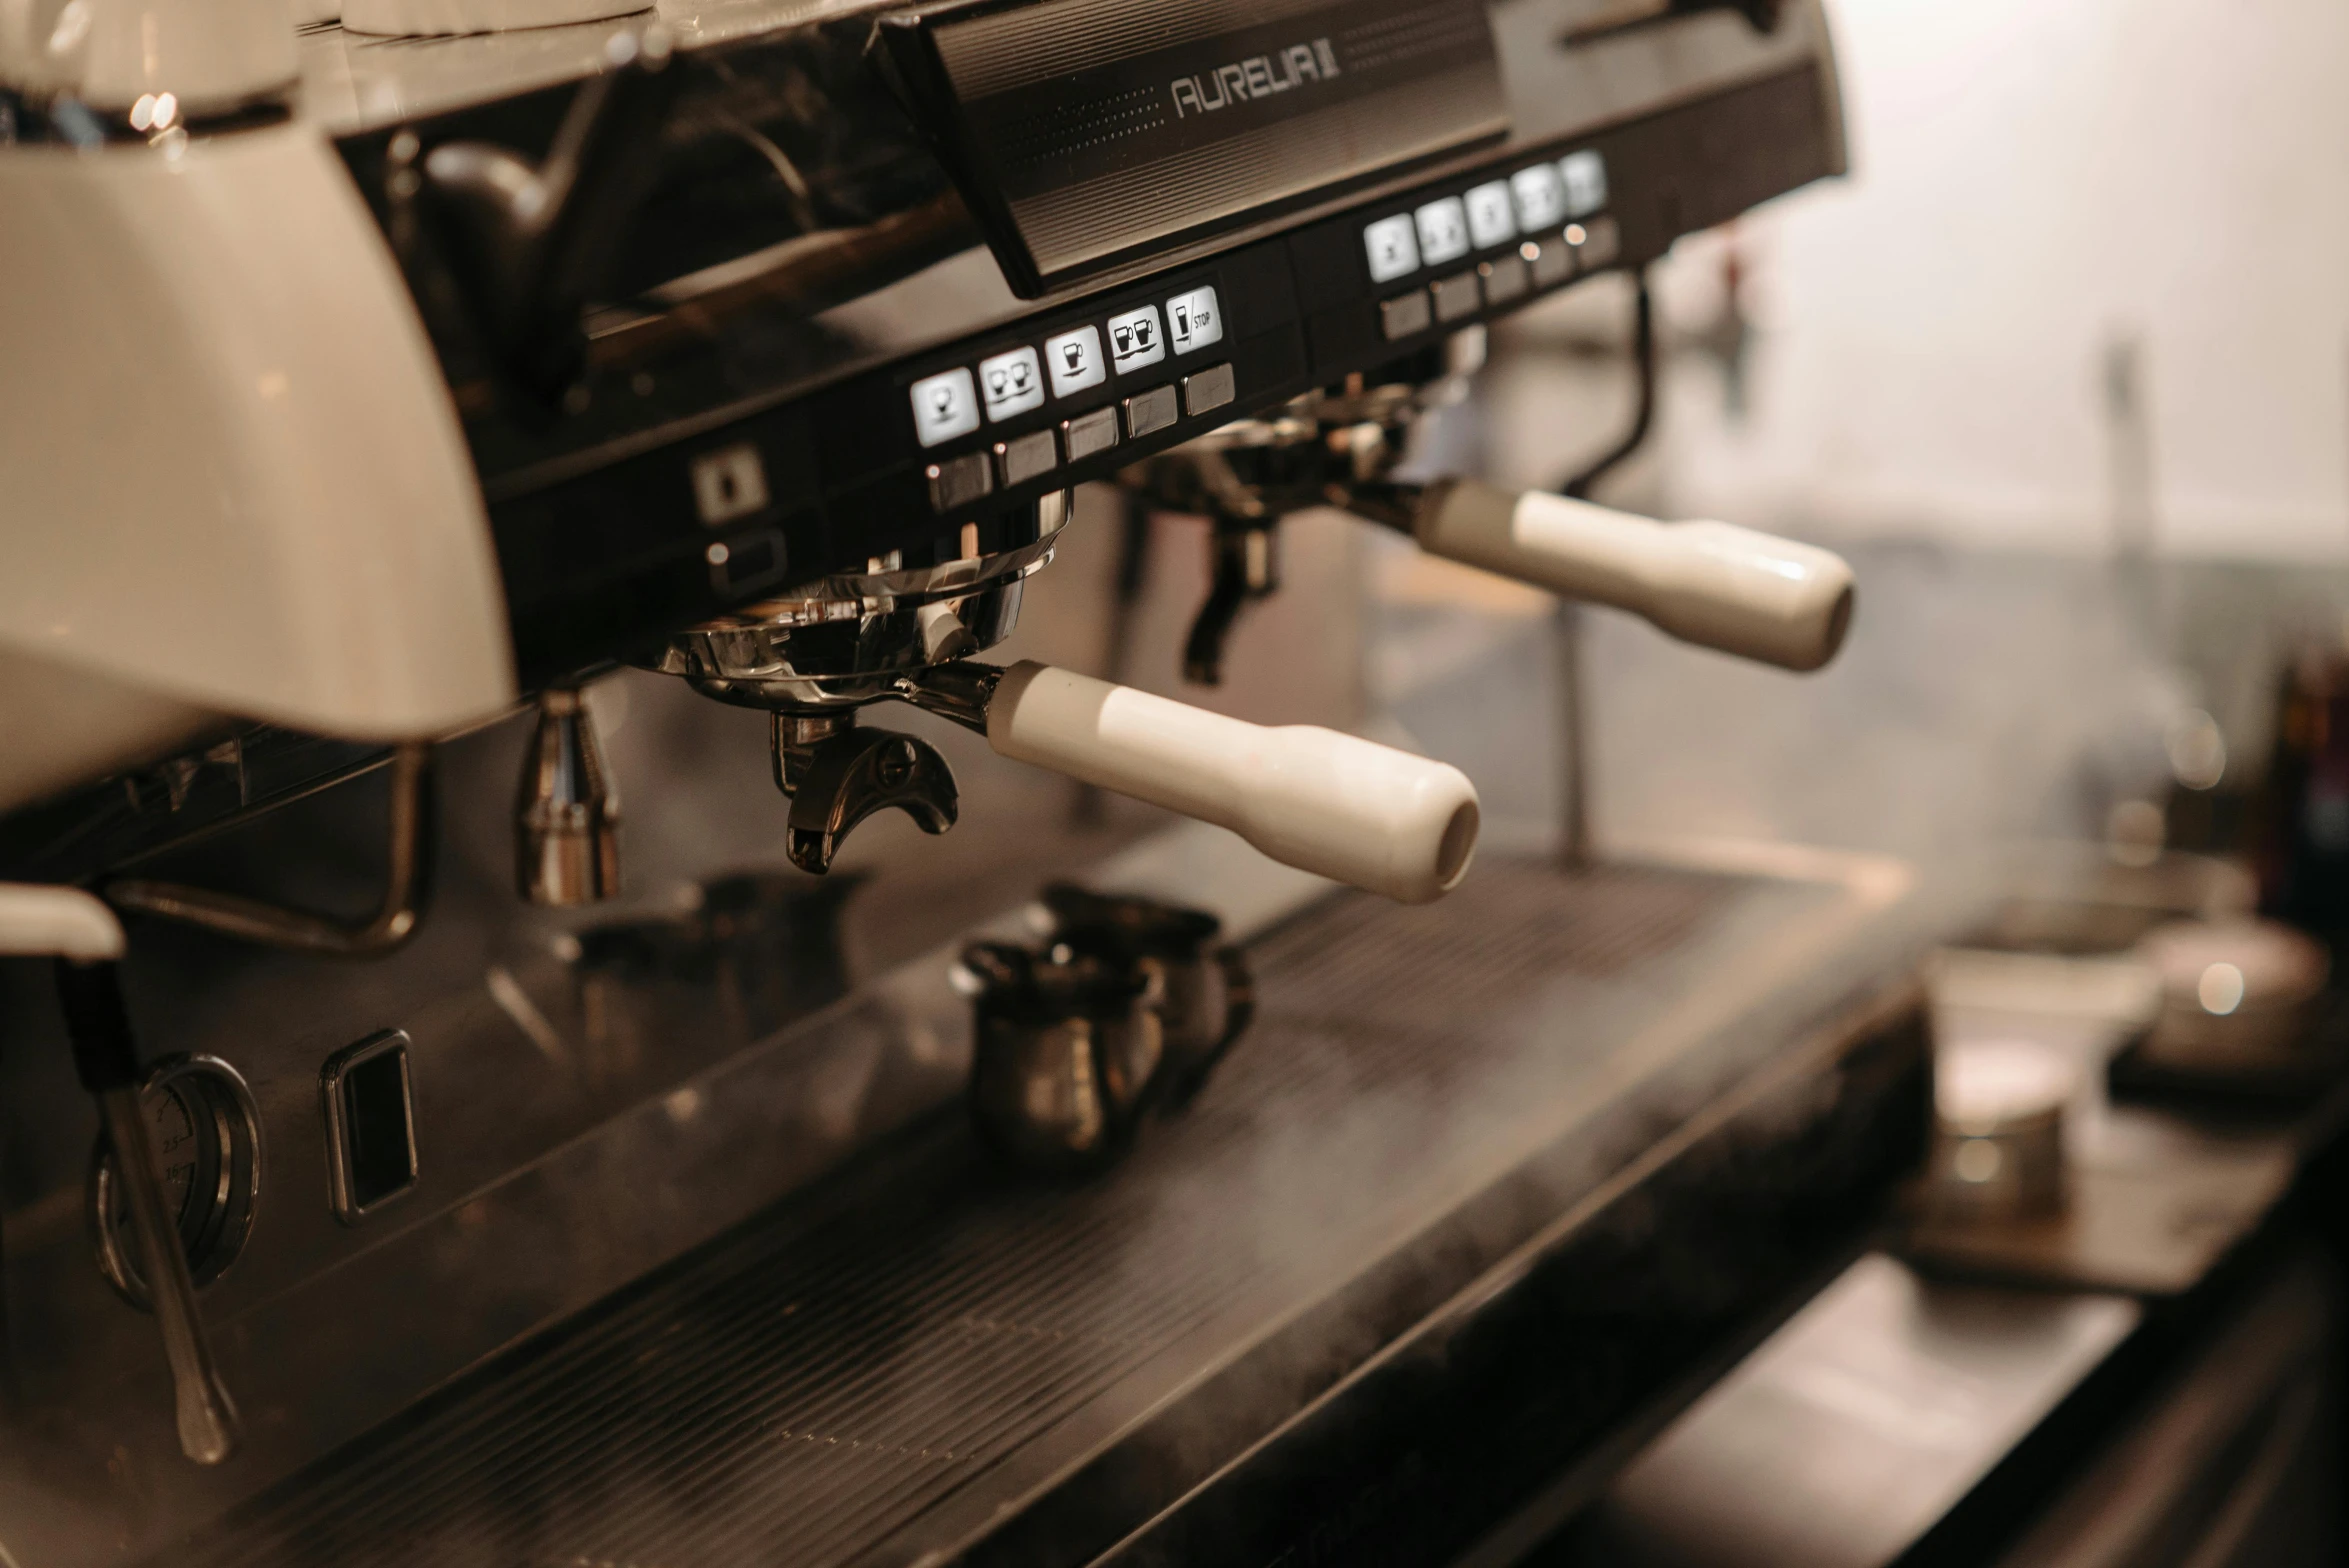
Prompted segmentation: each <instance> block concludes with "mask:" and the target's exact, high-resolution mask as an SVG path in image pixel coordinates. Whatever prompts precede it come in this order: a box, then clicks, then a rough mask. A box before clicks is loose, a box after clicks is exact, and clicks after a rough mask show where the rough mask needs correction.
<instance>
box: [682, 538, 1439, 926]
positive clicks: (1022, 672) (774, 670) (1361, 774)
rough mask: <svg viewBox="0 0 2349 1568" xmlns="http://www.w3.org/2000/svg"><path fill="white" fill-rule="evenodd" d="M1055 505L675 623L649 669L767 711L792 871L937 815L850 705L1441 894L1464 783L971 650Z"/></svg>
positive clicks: (1395, 758)
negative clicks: (1030, 531)
mask: <svg viewBox="0 0 2349 1568" xmlns="http://www.w3.org/2000/svg"><path fill="white" fill-rule="evenodd" d="M1065 515H1066V511H1065V504H1060V505H1056V506H1055V507H1054V508H1053V509H1052V515H1051V516H1050V517H1049V518H1048V519H1044V520H1042V521H1043V526H1041V527H1040V528H1039V533H1040V535H1041V537H1039V538H1038V539H1037V540H1036V542H1035V543H1033V544H1030V545H1027V546H1024V547H1022V548H1020V549H1018V550H1013V551H1006V552H1003V553H1001V554H998V555H994V556H984V557H978V558H974V559H971V560H964V561H954V562H949V563H946V564H944V565H941V566H934V567H924V568H912V569H908V568H904V567H902V566H900V565H897V564H896V563H894V562H887V561H882V562H875V563H873V566H872V569H870V570H868V571H866V572H863V573H850V574H842V575H839V576H835V577H832V578H827V579H823V580H821V581H818V582H813V583H809V584H807V585H804V586H803V587H801V588H799V589H796V590H794V591H793V592H792V593H791V594H790V595H788V596H787V597H784V598H779V599H776V600H773V601H769V602H766V603H763V604H760V605H756V606H750V607H746V609H745V610H744V611H743V612H741V613H739V614H737V615H736V616H733V617H730V618H729V619H727V620H725V621H722V622H712V623H710V624H708V625H706V626H701V627H695V628H693V629H691V630H689V631H687V632H684V633H681V634H679V635H678V636H677V637H676V638H674V639H673V640H672V641H671V643H670V644H669V646H668V648H667V649H666V650H664V652H663V653H662V654H661V655H660V656H659V657H658V658H657V659H656V660H654V661H653V663H652V667H653V668H654V669H657V670H661V671H664V672H666V673H669V674H673V675H679V676H682V677H684V678H685V679H687V680H689V681H690V682H692V684H693V685H694V687H695V688H696V689H697V690H699V691H701V692H702V693H704V694H705V695H707V696H710V697H714V698H716V699H718V700H719V701H722V702H729V703H734V704H737V705H739V706H743V707H754V708H762V709H765V710H766V711H767V712H768V713H769V714H770V715H771V720H770V722H771V723H772V725H773V740H774V759H775V782H776V783H777V784H778V785H779V786H781V788H782V790H783V792H784V793H785V794H786V795H788V796H789V797H790V798H791V823H790V838H789V848H790V854H791V859H792V861H793V863H794V864H796V865H798V866H799V867H801V868H802V869H803V870H807V871H816V872H821V871H823V870H826V869H827V868H828V867H829V866H830V865H831V863H832V858H833V855H834V854H835V853H836V852H837V850H838V848H839V845H840V843H841V841H842V840H843V839H844V838H845V837H846V836H847V835H848V833H849V832H850V831H851V830H852V829H853V828H854V827H855V826H856V825H857V823H859V822H861V821H863V820H864V819H865V818H866V817H868V816H870V815H872V814H873V813H874V812H876V811H881V810H887V809H896V810H901V811H904V812H905V813H907V814H908V815H909V816H911V817H912V818H913V819H914V822H915V823H916V825H918V826H919V827H921V828H922V829H923V830H924V831H925V832H929V833H943V832H945V831H946V830H947V829H948V828H950V827H952V826H953V824H954V821H955V817H956V814H957V812H958V809H959V803H958V798H957V794H956V789H955V784H954V775H953V773H952V772H951V771H950V770H949V769H948V767H947V765H946V760H945V758H944V757H943V756H941V755H939V753H938V752H937V750H936V749H935V748H934V747H932V746H931V745H930V744H929V743H928V742H926V741H923V740H921V739H919V738H917V737H915V736H911V735H901V734H897V733H895V732H892V731H889V730H882V729H866V728H862V727H860V726H859V725H858V724H857V722H856V720H857V715H858V712H859V711H860V710H861V709H862V708H864V707H866V706H868V705H870V704H872V703H874V702H878V701H882V700H884V699H892V700H896V701H900V702H908V703H912V704H913V705H914V706H916V707H919V708H921V709H924V710H925V711H927V712H929V713H933V714H936V715H938V716H939V717H942V718H945V719H949V720H951V721H953V722H955V723H957V724H960V725H962V726H963V727H964V728H966V729H970V730H975V731H976V732H978V733H979V734H981V735H984V736H985V737H986V738H987V743H988V745H989V746H991V747H992V748H993V749H994V751H995V752H996V754H997V755H998V756H1003V757H1008V758H1010V759H1011V760H1013V761H1015V762H1027V763H1032V764H1034V765H1036V766H1037V767H1042V768H1049V769H1051V770H1052V771H1053V772H1055V773H1061V774H1065V775H1067V776H1068V777H1070V778H1073V779H1077V780H1079V781H1081V782H1083V783H1086V784H1091V785H1094V786H1096V787H1098V788H1101V789H1105V790H1111V791H1114V792H1115V793H1118V794H1121V795H1128V796H1131V797H1133V798H1134V799H1136V800H1142V801H1147V802H1149V803H1150V804H1152V805H1157V806H1163V807H1165V808H1166V809H1168V810H1170V811H1176V812H1180V813H1182V814H1183V815H1185V816H1189V817H1196V818H1198V819H1199V820H1201V821H1204V822H1211V823H1214V824H1215V825H1217V826H1219V827H1225V828H1229V829H1231V830H1232V831H1233V832H1235V833H1237V834H1239V835H1240V837H1242V838H1244V839H1246V840H1247V841H1248V842H1249V843H1250V844H1253V845H1254V846H1255V847H1256V848H1257V849H1259V850H1261V851H1262V852H1263V853H1264V854H1266V855H1268V856H1270V857H1271V858H1273V859H1274V860H1278V861H1280V862H1282V863H1283V864H1286V865H1290V866H1295V867H1297V868H1298V869H1299V870H1303V871H1310V872H1313V873H1315V874H1316V875H1319V876H1325V877H1329V878H1331V879H1333V880H1335V881H1339V882H1345V883H1349V884H1351V885H1352V886H1355V887H1359V888H1363V889H1366V890H1368V891H1370V892H1374V893H1383V894H1385V895H1386V896H1387V897H1389V898H1394V899H1399V900H1401V901H1402V902H1404V903H1424V902H1426V901H1428V900H1429V899H1433V898H1437V897H1440V896H1442V895H1443V894H1444V893H1445V892H1448V891H1449V890H1450V889H1451V888H1452V887H1453V886H1454V885H1455V884H1457V883H1458V882H1459V880H1460V877H1461V875H1462V874H1463V873H1464V872H1465V871H1466V870H1467V869H1468V861H1469V857H1470V855H1471V854H1472V853H1473V852H1474V850H1475V847H1476V834H1477V826H1478V808H1477V799H1476V787H1475V786H1474V785H1472V784H1471V783H1469V782H1468V779H1467V777H1466V776H1465V775H1464V774H1462V773H1461V772H1460V770H1459V769H1457V768H1454V767H1451V766H1449V765H1448V764H1445V763H1441V762H1436V761H1432V760H1430V759H1428V758H1425V757H1415V756H1413V755H1411V754H1410V753H1408V752H1403V751H1397V750H1395V749H1394V748H1392V747H1388V746H1381V745H1378V744H1376V743H1374V742H1371V741H1367V740H1363V739H1361V738H1359V737H1357V736H1353V735H1345V734H1341V733H1339V732H1337V731H1335V730H1327V729H1320V728H1316V727H1314V726H1310V725H1283V726H1278V727H1271V728H1268V727H1265V726H1261V725H1255V724H1249V723H1245V722H1243V721H1241V720H1239V719H1233V718H1227V717H1225V716H1223V715H1221V714H1216V713H1210V712H1208V711H1206V710H1205V709H1202V708H1194V707H1192V706H1190V705H1189V704H1187V703H1181V702H1174V701H1170V700H1169V699H1167V698H1164V697H1157V696H1152V695H1150V694H1148V693H1146V692H1140V691H1135V690H1132V689H1130V688H1128V687H1124V686H1116V685H1112V684H1111V683H1109V682H1108V681H1099V680H1094V679H1092V678H1090V677H1088V676H1083V675H1077V674H1074V673H1072V672H1070V671H1067V670H1060V669H1053V668H1051V667H1049V666H1046V665H1042V664H1034V663H1022V664H1015V665H1013V666H1011V667H1010V668H1008V669H1004V668H999V667H997V666H994V665H989V664H979V663H975V662H973V661H972V660H971V658H970V655H972V654H974V653H978V652H980V651H982V650H984V649H986V648H989V647H992V646H993V645H995V644H996V643H998V642H1000V641H1002V639H1003V638H1004V637H1006V636H1008V635H1009V634H1010V632H1011V629H1012V627H1013V625H1014V624H1015V623H1016V621H1017V619H1018V609H1019V601H1020V590H1021V584H1022V582H1023V581H1024V580H1025V578H1026V577H1027V576H1028V575H1029V574H1030V573H1032V572H1034V571H1036V570H1037V569H1038V568H1040V567H1042V566H1043V565H1044V563H1045V562H1046V561H1048V560H1049V559H1051V536H1052V534H1053V533H1054V532H1056V531H1057V529H1058V527H1059V524H1060V520H1061V519H1062V518H1063V517H1065Z"/></svg>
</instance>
